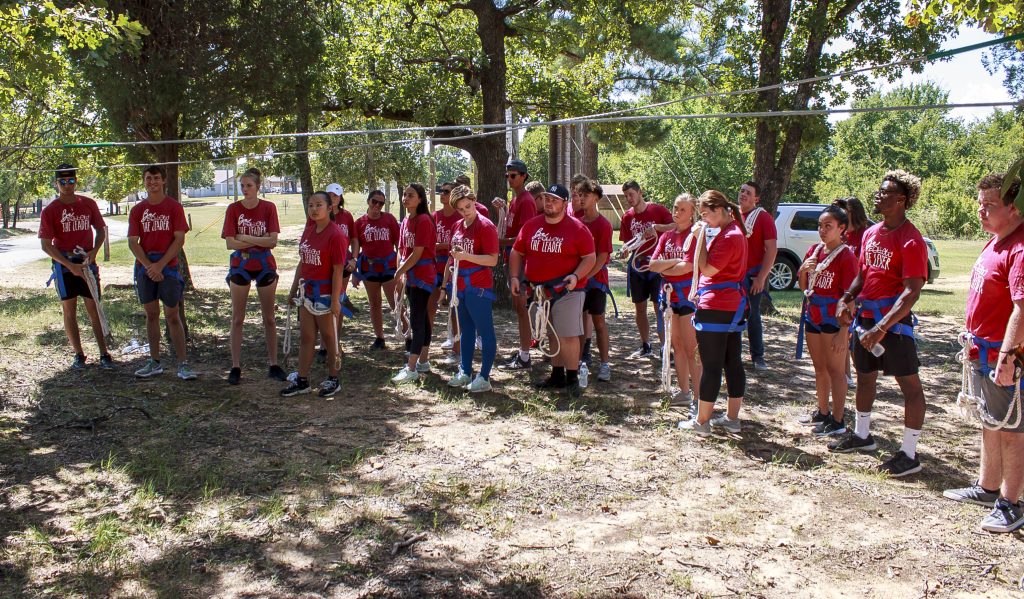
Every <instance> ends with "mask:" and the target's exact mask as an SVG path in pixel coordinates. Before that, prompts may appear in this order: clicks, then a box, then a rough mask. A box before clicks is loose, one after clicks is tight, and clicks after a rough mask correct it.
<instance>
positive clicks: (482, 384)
mask: <svg viewBox="0 0 1024 599" xmlns="http://www.w3.org/2000/svg"><path fill="white" fill-rule="evenodd" d="M466 390H467V391H469V392H470V393H483V392H484V391H490V390H491V381H489V380H487V379H485V378H484V377H482V376H480V375H479V374H478V375H476V378H475V379H473V382H472V383H470V384H469V385H468V386H467V387H466Z"/></svg>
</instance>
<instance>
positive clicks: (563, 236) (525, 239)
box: [509, 185, 597, 399]
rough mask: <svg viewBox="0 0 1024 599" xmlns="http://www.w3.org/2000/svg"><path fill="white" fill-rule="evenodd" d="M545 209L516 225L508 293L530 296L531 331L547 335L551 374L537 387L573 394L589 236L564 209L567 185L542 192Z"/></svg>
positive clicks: (591, 259)
mask: <svg viewBox="0 0 1024 599" xmlns="http://www.w3.org/2000/svg"><path fill="white" fill-rule="evenodd" d="M543 198H544V215H543V216H538V217H535V218H533V219H531V220H530V221H528V222H527V223H526V224H525V225H523V228H522V229H521V230H520V231H519V235H518V237H516V241H515V244H513V246H512V253H511V255H510V257H509V281H510V283H511V286H512V295H513V296H514V297H522V296H526V295H530V296H532V297H533V305H532V306H531V307H530V309H531V310H533V311H534V319H535V320H534V321H533V322H532V323H531V330H532V334H533V336H535V337H537V338H538V339H543V338H544V335H545V334H547V335H548V341H547V343H548V344H549V346H548V348H547V350H545V349H544V347H543V345H542V346H541V351H544V352H545V354H546V355H549V356H550V357H551V376H550V377H549V378H548V379H547V380H546V381H544V382H543V383H540V384H539V385H538V388H542V389H562V388H565V389H567V390H568V392H569V396H570V397H572V398H574V399H575V398H578V397H580V396H581V395H582V389H581V388H580V384H579V370H578V369H579V363H580V339H579V338H580V336H581V335H583V318H582V314H583V302H584V299H585V297H586V296H585V294H584V293H583V290H584V289H586V285H587V278H586V274H587V273H589V272H591V271H592V270H593V269H594V265H595V264H596V263H597V257H596V256H595V255H594V238H593V237H592V236H591V234H590V231H588V230H587V227H586V226H585V225H584V224H583V223H581V222H580V221H578V220H576V219H575V218H572V217H571V216H569V215H568V214H566V210H568V208H569V191H568V190H567V189H565V188H564V187H562V186H561V185H552V186H551V187H549V188H548V189H547V191H546V192H544V195H543Z"/></svg>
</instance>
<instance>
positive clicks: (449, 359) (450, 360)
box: [441, 353, 462, 366]
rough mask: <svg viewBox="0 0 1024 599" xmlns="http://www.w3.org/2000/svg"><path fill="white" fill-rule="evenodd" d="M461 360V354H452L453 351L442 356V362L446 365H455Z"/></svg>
mask: <svg viewBox="0 0 1024 599" xmlns="http://www.w3.org/2000/svg"><path fill="white" fill-rule="evenodd" d="M461 361H462V357H461V356H459V355H457V354H452V353H449V354H445V356H444V357H443V358H441V363H442V364H444V365H445V366H455V365H456V364H458V363H459V362H461Z"/></svg>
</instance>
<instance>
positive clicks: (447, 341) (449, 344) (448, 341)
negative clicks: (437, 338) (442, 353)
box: [441, 339, 455, 349]
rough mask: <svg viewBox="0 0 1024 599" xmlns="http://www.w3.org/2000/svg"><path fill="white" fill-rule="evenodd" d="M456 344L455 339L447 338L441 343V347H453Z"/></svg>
mask: <svg viewBox="0 0 1024 599" xmlns="http://www.w3.org/2000/svg"><path fill="white" fill-rule="evenodd" d="M454 345H455V340H454V339H445V340H444V343H442V344H441V349H451V348H452V347H453V346H454Z"/></svg>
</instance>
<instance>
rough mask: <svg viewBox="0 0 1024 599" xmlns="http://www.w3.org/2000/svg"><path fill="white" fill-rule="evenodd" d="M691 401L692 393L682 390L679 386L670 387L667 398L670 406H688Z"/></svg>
mask: <svg viewBox="0 0 1024 599" xmlns="http://www.w3.org/2000/svg"><path fill="white" fill-rule="evenodd" d="M692 402H693V394H692V393H690V392H689V391H683V390H682V389H680V388H679V387H676V388H674V389H672V396H671V397H670V398H669V400H668V405H670V406H689V405H690V403H692Z"/></svg>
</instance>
